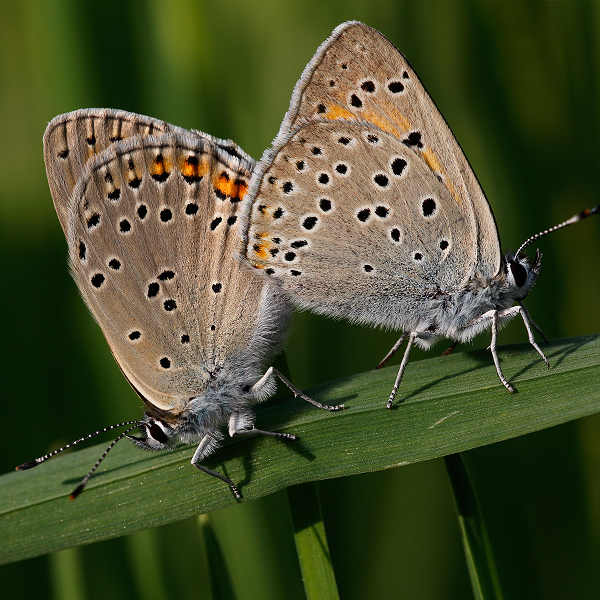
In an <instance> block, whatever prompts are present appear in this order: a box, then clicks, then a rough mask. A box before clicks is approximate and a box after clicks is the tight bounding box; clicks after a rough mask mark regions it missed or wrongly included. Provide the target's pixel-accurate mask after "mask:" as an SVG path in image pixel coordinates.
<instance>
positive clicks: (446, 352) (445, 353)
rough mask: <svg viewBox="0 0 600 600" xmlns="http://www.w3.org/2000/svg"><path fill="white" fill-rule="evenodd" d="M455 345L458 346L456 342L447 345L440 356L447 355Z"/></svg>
mask: <svg viewBox="0 0 600 600" xmlns="http://www.w3.org/2000/svg"><path fill="white" fill-rule="evenodd" d="M456 346H458V342H453V343H452V345H451V346H449V347H448V348H446V349H445V350H444V351H443V352H442V356H448V354H450V353H451V352H452V350H454V348H456Z"/></svg>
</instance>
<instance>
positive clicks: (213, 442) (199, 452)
mask: <svg viewBox="0 0 600 600" xmlns="http://www.w3.org/2000/svg"><path fill="white" fill-rule="evenodd" d="M218 443H219V440H218V438H217V437H215V435H214V434H211V433H207V434H206V435H205V436H204V437H203V438H202V441H201V442H200V443H199V444H198V447H197V448H196V452H194V456H193V457H192V465H194V467H196V469H199V470H200V471H202V472H204V473H206V474H207V475H211V476H212V477H216V478H217V479H220V480H221V481H224V482H225V483H226V484H227V485H228V486H229V487H230V488H231V491H232V492H233V495H234V496H235V497H236V499H237V500H241V498H242V494H240V491H239V490H238V489H237V487H236V486H235V484H234V483H233V481H231V479H228V478H227V477H225V476H224V475H221V473H217V472H216V471H212V470H211V469H207V468H206V467H203V466H202V465H201V464H200V461H201V460H204V459H205V458H206V457H207V456H209V455H210V454H212V453H213V452H214V451H215V450H216V448H217V446H218Z"/></svg>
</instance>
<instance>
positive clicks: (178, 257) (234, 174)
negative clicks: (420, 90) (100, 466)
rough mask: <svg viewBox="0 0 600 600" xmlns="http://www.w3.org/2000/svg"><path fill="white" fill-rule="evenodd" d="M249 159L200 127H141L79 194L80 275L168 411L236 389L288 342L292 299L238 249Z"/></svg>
mask: <svg viewBox="0 0 600 600" xmlns="http://www.w3.org/2000/svg"><path fill="white" fill-rule="evenodd" d="M252 166H253V164H252V162H250V161H248V160H246V159H245V158H243V157H242V156H241V154H240V155H239V156H234V155H233V153H232V152H229V151H226V150H224V149H222V148H220V147H218V146H217V145H216V144H215V143H214V140H213V139H212V138H208V137H207V138H203V137H202V136H200V135H198V134H193V135H184V134H174V133H167V134H163V135H161V136H147V137H143V138H142V137H141V136H136V137H133V138H131V139H129V140H124V141H121V142H118V143H114V144H112V145H111V146H110V147H109V148H108V149H106V150H105V151H103V152H102V153H101V154H99V155H98V156H97V157H96V158H95V159H93V160H92V161H91V162H89V163H88V166H87V167H86V169H85V170H84V173H83V175H82V176H81V178H80V180H79V183H78V184H77V186H76V188H75V191H74V193H73V196H72V200H71V203H70V207H69V211H68V224H69V226H68V236H67V241H68V245H69V255H70V263H71V269H72V271H73V275H74V278H75V280H76V282H77V285H78V286H79V289H80V291H81V293H82V295H83V297H84V299H85V301H86V303H87V304H88V306H89V307H90V309H91V311H92V313H93V314H94V317H95V318H96V320H97V321H98V323H99V325H100V327H101V328H102V331H103V333H104V335H105V337H106V339H107V341H108V343H109V345H110V347H111V350H112V352H113V354H114V356H115V358H116V360H117V362H118V363H119V366H120V367H121V369H122V371H123V373H124V374H125V376H126V377H127V379H128V380H129V381H130V383H131V384H132V386H133V387H134V388H135V389H136V390H137V391H138V393H139V394H140V395H141V396H142V397H143V398H144V399H145V400H146V402H147V403H148V405H149V406H150V407H151V408H155V409H157V410H159V411H163V413H162V415H161V416H163V417H165V415H167V416H168V415H171V416H173V417H174V418H175V417H176V416H177V415H179V414H180V413H181V412H182V411H183V410H185V408H186V406H187V405H188V403H189V400H190V398H192V397H198V396H200V397H202V396H203V395H206V394H207V393H208V391H209V390H217V391H216V392H215V393H220V394H222V395H224V396H227V394H229V395H231V396H236V395H237V396H240V395H241V390H242V388H243V387H245V386H248V385H252V384H254V383H255V382H256V380H257V379H258V378H259V377H260V375H261V374H262V373H261V372H260V369H261V368H262V363H263V362H264V360H265V358H266V356H267V355H268V354H270V352H272V351H273V350H274V349H275V348H276V347H277V345H278V343H279V342H280V341H281V336H282V329H283V328H282V327H276V326H275V324H277V323H279V322H280V321H281V320H282V319H283V320H285V316H286V315H287V305H286V304H285V303H284V302H283V300H282V299H281V298H280V297H279V296H278V295H277V292H276V291H275V286H272V285H269V284H268V283H265V282H264V281H262V280H261V279H260V278H257V277H255V276H254V274H253V273H251V272H249V271H250V270H251V269H249V267H247V266H246V265H244V264H242V263H241V261H239V260H238V259H237V257H236V251H237V250H238V248H239V234H238V228H239V221H238V214H237V213H238V207H239V205H240V201H241V199H242V197H243V195H244V193H245V191H246V189H247V185H248V179H249V176H250V171H251V169H252ZM229 384H231V389H228V385H229ZM223 406H224V408H223V410H224V411H225V406H226V404H224V405H223Z"/></svg>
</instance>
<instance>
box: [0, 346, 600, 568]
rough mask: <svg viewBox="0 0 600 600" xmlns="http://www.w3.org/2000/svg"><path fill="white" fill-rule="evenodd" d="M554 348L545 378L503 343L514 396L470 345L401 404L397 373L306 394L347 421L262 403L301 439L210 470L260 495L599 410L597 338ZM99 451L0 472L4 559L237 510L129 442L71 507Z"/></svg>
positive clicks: (247, 445)
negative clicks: (392, 398) (339, 407)
mask: <svg viewBox="0 0 600 600" xmlns="http://www.w3.org/2000/svg"><path fill="white" fill-rule="evenodd" d="M545 350H546V353H547V356H548V358H549V359H550V362H551V365H552V368H551V369H550V370H549V371H548V370H546V368H545V367H544V366H543V363H541V361H540V360H539V357H538V355H537V354H536V353H535V351H533V350H532V349H531V347H530V346H529V345H527V344H523V345H515V346H505V347H502V348H500V350H499V355H500V358H501V360H502V362H503V368H504V372H505V374H506V376H507V378H508V379H509V381H510V382H511V383H513V384H514V385H515V387H516V389H517V391H518V393H517V394H514V395H511V394H509V393H508V392H507V391H506V389H505V388H504V387H503V386H502V385H501V384H500V382H499V381H498V377H497V375H496V372H495V369H494V366H493V363H492V360H491V357H490V355H489V352H486V351H475V352H464V353H456V354H453V355H451V356H448V357H436V358H431V359H427V360H423V361H418V362H415V363H413V364H410V365H409V367H408V369H407V372H406V374H405V378H404V381H403V382H402V386H401V390H400V395H401V397H402V400H403V402H402V404H400V405H398V406H396V407H395V409H394V410H385V408H384V406H385V402H386V399H387V396H388V394H389V391H390V388H391V386H392V383H393V380H394V378H395V375H396V369H395V368H393V367H391V368H388V369H382V370H381V371H371V372H368V373H363V374H360V375H356V376H353V377H350V378H347V379H344V380H340V381H336V382H332V383H329V384H326V385H323V386H320V387H318V388H315V389H313V390H308V392H309V393H310V395H311V396H313V397H315V398H316V399H318V400H319V401H321V402H326V403H338V402H345V403H346V406H347V410H346V411H343V412H341V413H336V414H331V413H328V412H325V411H320V410H316V409H315V408H314V407H312V406H309V405H307V403H304V402H302V401H300V400H294V399H289V398H286V399H283V400H281V401H271V402H267V403H266V404H265V405H263V406H260V407H258V408H257V420H256V422H257V424H258V426H259V427H261V428H264V429H269V430H275V431H279V430H281V431H288V432H293V433H295V434H297V435H298V436H299V440H298V441H296V442H281V441H278V440H273V439H267V438H264V437H261V438H254V439H234V440H232V441H231V442H229V443H227V444H226V446H225V447H224V448H223V449H222V450H220V451H219V452H217V453H215V454H214V455H213V456H211V457H210V458H209V459H208V460H206V461H205V463H204V464H205V465H206V466H207V467H209V468H212V469H218V470H219V471H220V472H222V473H224V474H226V475H227V476H228V477H230V478H231V479H232V480H233V481H234V482H235V483H236V484H237V485H238V486H239V487H240V489H241V491H242V493H243V494H244V498H245V499H246V500H252V499H254V498H259V497H261V496H265V495H267V494H271V493H272V492H274V491H277V490H280V489H283V488H285V487H288V486H290V485H295V484H298V483H303V482H307V481H318V480H322V479H328V478H333V477H343V476H345V475H352V474H356V473H363V472H367V471H375V470H380V469H389V468H392V467H397V466H401V465H405V464H409V463H413V462H417V461H421V460H428V459H431V458H436V457H440V456H445V455H447V454H452V453H455V452H461V451H463V450H468V449H470V448H475V447H478V446H482V445H485V444H491V443H494V442H498V441H500V440H503V439H507V438H511V437H516V436H519V435H523V434H526V433H530V432H532V431H537V430H540V429H544V428H546V427H551V426H552V425H557V424H559V423H564V422H566V421H569V420H571V419H576V418H578V417H583V416H586V415H589V414H592V413H595V412H597V411H599V410H600V377H599V374H600V336H586V337H578V338H571V339H565V340H561V341H558V342H553V343H552V344H550V345H549V346H548V347H547V348H545ZM104 448H105V445H104V444H102V445H99V446H95V447H93V448H89V449H86V450H82V451H79V452H73V453H72V454H70V455H68V456H61V457H57V458H55V459H53V460H49V461H48V462H47V463H45V464H43V465H41V466H39V467H37V468H35V469H32V470H31V471H27V472H22V473H10V474H7V475H4V476H2V477H0V490H1V493H0V539H1V540H2V544H0V562H1V563H5V562H11V561H16V560H20V559H23V558H28V557H32V556H37V555H40V554H44V553H47V552H52V551H55V550H59V549H63V548H68V547H71V546H75V545H78V544H85V543H91V542H94V541H98V540H102V539H107V538H111V537H116V536H121V535H124V534H127V533H132V532H134V531H138V530H141V529H146V528H148V527H153V526H156V525H161V524H163V523H168V522H171V521H176V520H179V519H183V518H185V517H188V516H191V515H197V514H199V513H206V512H209V511H212V510H216V509H219V508H223V507H225V506H230V505H232V504H234V503H235V500H234V499H233V497H232V495H231V493H230V491H229V489H228V488H227V486H225V485H224V484H223V483H222V482H220V481H217V480H215V479H214V478H211V477H208V476H206V475H205V474H203V473H200V472H199V471H197V470H196V469H194V468H193V467H191V466H190V464H189V461H190V459H191V457H192V454H193V451H194V449H193V448H190V447H181V448H177V449H175V450H174V451H172V452H168V453H164V454H152V453H146V452H142V451H140V450H137V449H135V448H134V447H133V446H131V445H129V444H127V443H125V442H121V444H120V446H119V445H117V447H116V448H115V449H114V450H113V451H112V452H111V454H110V455H109V456H108V458H107V459H106V460H105V461H104V462H103V463H102V466H101V468H100V469H99V473H98V474H97V475H95V476H94V477H93V478H92V479H91V480H90V483H89V485H88V487H87V488H86V490H85V492H84V493H83V494H82V495H81V496H80V497H79V498H77V500H75V501H74V502H69V501H68V495H69V493H70V492H71V490H72V489H73V488H74V487H75V486H76V485H77V484H78V483H79V480H80V478H81V476H82V475H84V474H85V473H86V472H87V471H88V469H89V468H90V466H91V465H92V464H93V463H94V462H95V461H96V459H97V458H98V456H99V455H100V453H101V452H102V450H104ZM32 458H34V457H31V456H24V457H23V460H31V459H32Z"/></svg>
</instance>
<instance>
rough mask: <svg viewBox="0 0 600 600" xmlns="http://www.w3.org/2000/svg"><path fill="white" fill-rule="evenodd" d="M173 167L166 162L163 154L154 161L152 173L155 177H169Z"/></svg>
mask: <svg viewBox="0 0 600 600" xmlns="http://www.w3.org/2000/svg"><path fill="white" fill-rule="evenodd" d="M172 167H173V165H172V164H171V163H169V162H168V161H166V160H165V157H164V156H163V155H162V154H159V155H158V156H157V157H156V158H155V159H154V164H153V165H152V167H151V169H150V172H151V174H152V175H153V176H155V177H162V176H163V175H168V174H169V173H170V172H171V168H172Z"/></svg>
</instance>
